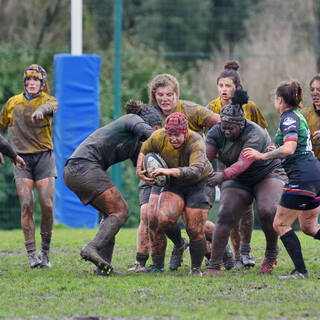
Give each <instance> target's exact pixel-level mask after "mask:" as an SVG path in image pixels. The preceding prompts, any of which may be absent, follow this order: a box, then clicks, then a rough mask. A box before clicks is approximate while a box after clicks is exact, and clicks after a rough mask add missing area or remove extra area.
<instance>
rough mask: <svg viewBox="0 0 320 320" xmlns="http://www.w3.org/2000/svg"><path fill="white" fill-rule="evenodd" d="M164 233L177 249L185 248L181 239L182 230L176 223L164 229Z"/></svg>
mask: <svg viewBox="0 0 320 320" xmlns="http://www.w3.org/2000/svg"><path fill="white" fill-rule="evenodd" d="M162 231H163V232H164V233H165V234H166V236H167V237H168V238H169V239H170V240H171V241H172V242H173V243H174V245H175V246H176V247H177V248H181V247H182V246H183V244H184V242H183V240H182V237H181V229H180V227H179V226H178V225H177V224H176V223H175V224H173V225H170V226H166V227H164V228H162Z"/></svg>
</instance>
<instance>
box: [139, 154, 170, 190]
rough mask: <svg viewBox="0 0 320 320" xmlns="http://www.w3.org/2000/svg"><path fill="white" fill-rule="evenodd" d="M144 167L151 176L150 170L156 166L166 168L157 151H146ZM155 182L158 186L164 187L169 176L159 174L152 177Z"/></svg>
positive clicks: (153, 169) (152, 170)
mask: <svg viewBox="0 0 320 320" xmlns="http://www.w3.org/2000/svg"><path fill="white" fill-rule="evenodd" d="M143 165H144V168H145V169H146V170H147V175H148V176H149V177H151V174H152V172H154V171H155V170H156V169H158V168H168V166H167V164H166V162H165V161H164V160H163V159H162V158H161V156H160V155H159V154H157V153H147V154H146V156H145V157H144V161H143ZM154 181H155V184H156V185H157V186H158V187H164V186H165V185H166V184H168V183H169V181H170V177H169V176H165V175H159V176H157V177H155V178H154Z"/></svg>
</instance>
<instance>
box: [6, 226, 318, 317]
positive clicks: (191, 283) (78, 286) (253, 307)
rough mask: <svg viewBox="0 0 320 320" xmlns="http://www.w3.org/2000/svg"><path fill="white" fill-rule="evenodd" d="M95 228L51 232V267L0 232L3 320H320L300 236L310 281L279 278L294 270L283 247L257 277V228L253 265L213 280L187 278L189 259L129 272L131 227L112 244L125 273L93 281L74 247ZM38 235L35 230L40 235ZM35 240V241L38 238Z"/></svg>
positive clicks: (311, 247) (312, 267) (312, 263)
mask: <svg viewBox="0 0 320 320" xmlns="http://www.w3.org/2000/svg"><path fill="white" fill-rule="evenodd" d="M95 232H96V230H87V229H80V230H79V229H77V230H76V229H69V228H62V227H56V228H55V231H54V237H53V242H52V258H51V262H52V264H53V267H52V268H51V269H48V270H45V269H33V270H31V269H30V268H29V267H28V265H27V259H26V254H25V250H24V245H23V239H22V231H21V230H14V231H1V232H0V269H6V271H3V272H2V276H1V277H0V319H117V320H119V319H318V318H319V306H318V303H319V299H320V293H319V290H318V287H317V285H318V284H319V280H318V277H317V274H318V273H320V261H319V249H318V248H319V242H317V241H315V240H313V239H312V238H310V237H307V236H305V235H303V234H302V233H301V232H299V233H298V236H299V238H300V239H301V243H302V246H303V252H304V256H305V259H306V263H307V266H308V268H309V272H310V275H311V277H310V279H307V280H291V281H283V280H282V281H281V280H278V279H277V275H280V274H284V273H287V272H289V271H291V269H292V264H291V262H290V261H289V258H288V255H287V254H286V252H285V250H284V248H283V246H282V244H280V255H279V260H278V265H277V266H276V268H275V270H274V274H273V275H271V276H270V275H269V276H260V275H258V274H257V273H258V269H259V265H260V263H261V260H262V258H263V254H264V249H263V247H264V238H263V234H262V232H261V231H254V235H253V243H252V247H253V250H252V253H253V255H254V256H255V257H256V258H257V265H256V267H254V268H252V269H250V270H241V271H239V270H238V271H236V270H231V271H223V272H222V274H221V275H219V276H215V277H191V276H189V275H188V273H189V264H190V256H189V253H187V254H186V255H185V259H184V263H183V265H182V267H181V268H180V269H179V271H177V272H170V271H167V270H168V267H167V263H168V260H169V254H170V252H171V248H172V245H171V244H170V245H169V247H168V250H167V257H166V271H165V272H164V273H162V274H136V273H128V272H126V270H127V265H128V264H130V263H133V262H134V260H135V252H136V249H135V241H136V230H135V229H122V230H121V231H120V232H119V234H118V236H117V239H116V248H115V253H114V259H113V265H114V267H115V268H116V269H117V270H119V271H122V272H124V273H125V275H123V276H113V277H108V278H107V277H96V276H94V275H93V270H94V267H93V265H91V264H90V263H89V262H84V261H81V260H80V256H79V249H80V248H81V247H82V246H83V245H84V244H85V243H86V242H88V241H89V240H91V238H92V237H93V236H94V234H95ZM37 233H39V232H38V231H37ZM37 240H38V243H39V237H38V238H37Z"/></svg>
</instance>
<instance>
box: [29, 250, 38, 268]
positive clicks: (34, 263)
mask: <svg viewBox="0 0 320 320" xmlns="http://www.w3.org/2000/svg"><path fill="white" fill-rule="evenodd" d="M28 259H29V266H30V268H37V267H39V266H40V263H41V261H40V260H39V258H38V257H37V255H36V253H35V252H33V253H30V254H28Z"/></svg>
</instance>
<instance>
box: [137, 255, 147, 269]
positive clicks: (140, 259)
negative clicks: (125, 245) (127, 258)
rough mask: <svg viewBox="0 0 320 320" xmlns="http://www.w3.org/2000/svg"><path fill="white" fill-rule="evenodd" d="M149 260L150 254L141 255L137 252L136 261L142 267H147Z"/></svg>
mask: <svg viewBox="0 0 320 320" xmlns="http://www.w3.org/2000/svg"><path fill="white" fill-rule="evenodd" d="M148 258H149V254H148V253H139V252H137V255H136V261H137V262H139V264H140V265H141V266H145V265H146V262H147V260H148Z"/></svg>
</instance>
